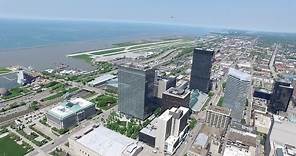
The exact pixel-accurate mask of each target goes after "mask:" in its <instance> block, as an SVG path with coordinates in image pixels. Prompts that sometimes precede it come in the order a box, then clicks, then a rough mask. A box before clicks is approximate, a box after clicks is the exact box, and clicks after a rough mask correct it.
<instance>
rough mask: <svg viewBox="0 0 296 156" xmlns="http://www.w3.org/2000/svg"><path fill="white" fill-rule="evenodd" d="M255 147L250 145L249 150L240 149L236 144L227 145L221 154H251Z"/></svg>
mask: <svg viewBox="0 0 296 156" xmlns="http://www.w3.org/2000/svg"><path fill="white" fill-rule="evenodd" d="M254 151H255V148H253V147H250V148H249V150H245V149H241V148H239V147H236V146H227V147H226V148H225V150H224V153H223V156H253V154H255V152H254Z"/></svg>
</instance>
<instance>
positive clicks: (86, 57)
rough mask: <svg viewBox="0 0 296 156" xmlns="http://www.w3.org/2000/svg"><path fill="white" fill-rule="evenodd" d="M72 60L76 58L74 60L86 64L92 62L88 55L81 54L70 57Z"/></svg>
mask: <svg viewBox="0 0 296 156" xmlns="http://www.w3.org/2000/svg"><path fill="white" fill-rule="evenodd" d="M72 57H73V58H76V59H81V60H83V61H85V62H87V63H91V62H92V60H93V59H92V58H91V56H90V55H87V54H81V55H76V56H72Z"/></svg>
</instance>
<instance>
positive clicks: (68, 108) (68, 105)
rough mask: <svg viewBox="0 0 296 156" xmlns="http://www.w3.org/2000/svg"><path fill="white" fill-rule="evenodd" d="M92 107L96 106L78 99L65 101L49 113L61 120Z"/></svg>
mask: <svg viewBox="0 0 296 156" xmlns="http://www.w3.org/2000/svg"><path fill="white" fill-rule="evenodd" d="M91 105H94V104H93V103H92V102H89V101H87V100H85V99H82V98H76V99H71V100H69V101H64V102H62V103H60V104H59V105H58V106H56V107H54V108H52V109H50V110H49V111H48V113H49V114H50V115H53V116H55V117H57V118H59V119H63V118H65V117H67V116H69V115H71V114H73V113H76V112H78V111H80V110H82V109H84V108H87V107H89V106H91Z"/></svg>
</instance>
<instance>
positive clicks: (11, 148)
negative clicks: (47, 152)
mask: <svg viewBox="0 0 296 156" xmlns="http://www.w3.org/2000/svg"><path fill="white" fill-rule="evenodd" d="M26 153H27V151H26V149H25V148H23V147H22V146H21V145H19V144H17V143H16V142H15V141H14V140H12V139H11V138H9V135H7V136H6V137H4V138H1V139H0V156H10V155H11V156H23V155H25V154H26Z"/></svg>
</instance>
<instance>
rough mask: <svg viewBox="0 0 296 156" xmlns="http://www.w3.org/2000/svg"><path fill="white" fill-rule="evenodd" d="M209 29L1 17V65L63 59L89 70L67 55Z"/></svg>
mask: <svg viewBox="0 0 296 156" xmlns="http://www.w3.org/2000/svg"><path fill="white" fill-rule="evenodd" d="M207 32H208V30H207V29H203V28H197V27H189V26H177V25H161V24H146V23H145V24H143V23H127V22H125V23H124V22H90V21H52V20H15V19H14V20H12V19H0V66H11V65H23V66H27V67H28V66H32V67H33V68H35V69H39V70H44V69H48V68H53V67H55V66H56V65H58V64H61V63H64V64H68V65H70V66H71V67H73V68H78V69H82V70H88V69H91V66H90V65H88V64H86V63H84V62H83V61H81V60H76V59H72V58H67V57H66V55H67V54H70V53H74V52H79V51H87V50H93V49H100V48H106V47H110V46H111V45H112V44H114V43H120V42H129V41H137V40H143V39H157V38H165V37H176V36H190V37H194V36H200V35H203V34H206V33H207Z"/></svg>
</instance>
